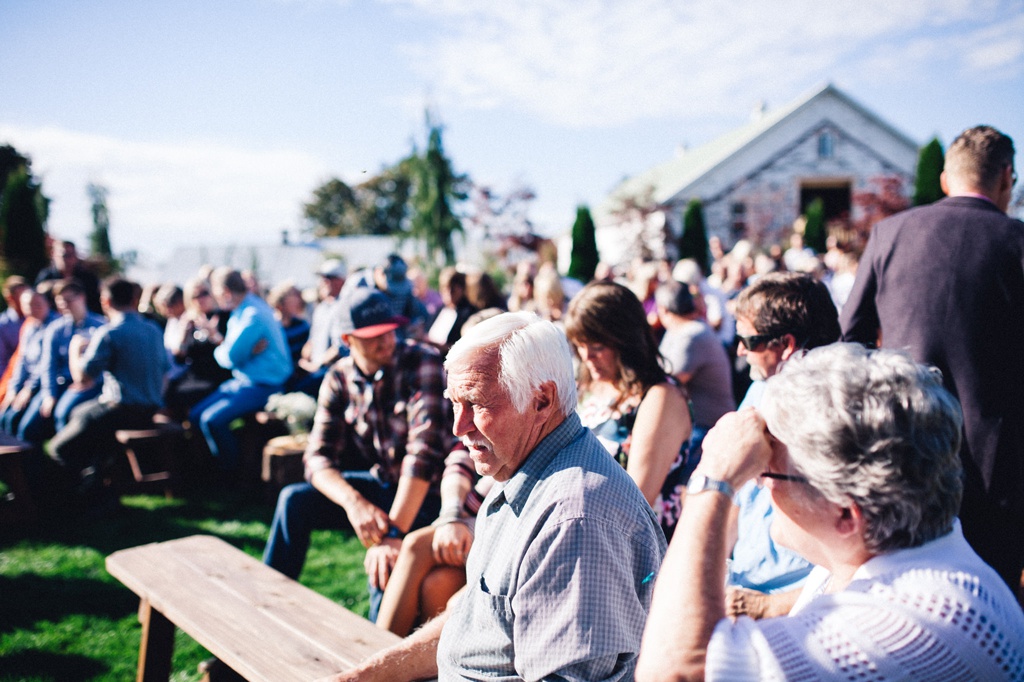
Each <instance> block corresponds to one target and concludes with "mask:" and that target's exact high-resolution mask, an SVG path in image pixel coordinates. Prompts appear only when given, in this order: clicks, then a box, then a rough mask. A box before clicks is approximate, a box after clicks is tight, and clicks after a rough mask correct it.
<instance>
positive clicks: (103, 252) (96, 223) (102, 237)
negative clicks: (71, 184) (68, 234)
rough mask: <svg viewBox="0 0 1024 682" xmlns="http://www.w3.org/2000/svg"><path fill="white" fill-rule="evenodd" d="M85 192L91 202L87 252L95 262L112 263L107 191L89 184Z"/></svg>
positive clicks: (102, 187)
mask: <svg viewBox="0 0 1024 682" xmlns="http://www.w3.org/2000/svg"><path fill="white" fill-rule="evenodd" d="M85 192H86V194H87V195H88V196H89V201H90V202H92V232H91V233H90V234H89V251H90V253H91V254H92V257H93V258H95V259H97V260H104V261H107V262H112V261H113V260H114V254H113V252H112V251H111V250H110V211H109V210H108V209H107V194H109V191H108V190H107V188H106V187H104V186H103V185H97V184H95V183H92V182H90V183H89V184H88V185H86V187H85Z"/></svg>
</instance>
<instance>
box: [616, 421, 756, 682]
mask: <svg viewBox="0 0 1024 682" xmlns="http://www.w3.org/2000/svg"><path fill="white" fill-rule="evenodd" d="M770 454H771V448H770V446H769V444H768V440H767V436H766V435H765V428H764V421H763V420H761V418H760V417H759V416H758V415H757V413H756V412H755V411H753V410H744V411H742V412H733V413H730V414H728V415H726V416H724V417H722V419H721V420H720V421H719V422H718V424H717V425H716V426H715V428H713V429H712V430H711V431H710V432H709V433H708V436H707V438H705V440H704V453H703V455H702V457H701V463H700V465H698V467H697V472H695V473H702V474H704V475H706V476H708V477H710V478H713V479H716V480H719V481H725V482H727V483H729V484H730V485H731V486H732V487H733V488H734V489H736V488H738V487H739V486H740V485H742V484H743V483H745V482H746V481H748V480H750V479H751V478H753V477H754V476H756V475H757V473H758V472H759V471H761V470H762V468H763V466H764V464H765V463H766V462H767V461H768V457H769V456H770ZM732 506H733V505H732V500H731V499H730V498H729V497H728V496H726V495H723V494H722V493H719V492H715V491H707V492H703V493H700V494H698V495H692V496H690V497H688V498H687V500H686V504H685V505H683V514H682V517H681V518H680V520H679V525H678V526H677V527H676V533H675V535H674V536H673V538H672V544H671V545H670V546H669V549H668V553H667V554H666V555H665V561H664V563H663V564H662V566H661V571H660V573H659V577H658V582H657V583H656V584H655V587H654V598H653V599H652V603H651V612H650V615H649V616H648V618H647V626H646V628H645V629H644V638H643V643H642V645H641V648H640V660H639V662H638V664H637V670H636V679H637V680H641V682H651V681H654V680H702V679H704V664H705V660H706V657H707V647H708V643H709V642H710V640H711V634H712V632H714V629H715V625H716V624H717V623H718V621H720V620H722V618H724V617H725V587H724V585H725V566H726V564H725V562H726V559H727V557H728V554H729V541H728V540H729V538H728V537H727V533H726V532H725V531H726V524H727V523H728V521H729V516H730V514H731V508H732ZM683 576H685V579H682V577H683Z"/></svg>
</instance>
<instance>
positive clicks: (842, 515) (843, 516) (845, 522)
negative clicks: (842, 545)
mask: <svg viewBox="0 0 1024 682" xmlns="http://www.w3.org/2000/svg"><path fill="white" fill-rule="evenodd" d="M838 512H839V513H838V515H837V516H836V521H835V527H836V532H837V533H839V534H840V535H841V536H843V537H849V536H851V535H857V536H863V534H864V526H865V521H864V514H863V512H862V511H861V509H860V507H859V506H857V504H856V503H853V502H851V503H850V506H849V507H839V508H838Z"/></svg>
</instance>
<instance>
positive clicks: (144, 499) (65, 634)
mask: <svg viewBox="0 0 1024 682" xmlns="http://www.w3.org/2000/svg"><path fill="white" fill-rule="evenodd" d="M122 503H123V505H124V509H123V510H122V511H121V512H119V513H118V514H117V515H115V516H114V517H112V518H109V519H105V520H103V521H87V520H85V519H81V518H65V519H61V520H60V521H48V522H45V523H40V524H38V525H36V526H34V527H32V528H23V529H10V528H4V529H0V682H14V681H15V680H18V681H19V682H21V681H32V682H49V681H54V682H56V681H60V682H63V681H65V680H67V681H77V680H131V679H134V677H135V670H136V665H137V662H138V647H139V639H140V635H141V628H140V626H139V623H138V619H137V608H138V598H137V597H136V596H135V595H134V594H133V593H132V592H131V591H130V590H128V589H127V588H126V587H124V586H123V585H121V584H120V583H119V582H118V581H117V580H115V579H114V578H112V577H111V576H110V575H108V574H107V572H106V570H105V569H104V564H103V562H104V559H105V558H106V556H107V555H108V554H110V553H111V552H114V551H116V550H118V549H123V548H125V547H134V546H136V545H141V544H144V543H148V542H157V541H162V540H171V539H173V538H178V537H184V536H187V535H195V534H207V535H216V536H219V537H221V538H223V539H224V540H226V541H228V542H230V543H231V544H233V545H235V546H236V547H238V548H239V549H241V550H243V551H245V552H246V553H248V554H250V555H252V556H254V557H259V556H260V555H261V554H262V552H263V546H264V544H265V542H266V539H267V534H268V530H269V522H270V518H271V515H272V513H273V508H272V505H270V504H268V503H255V502H251V501H249V502H246V501H242V500H240V499H238V497H237V496H232V495H230V494H226V493H216V492H204V493H203V494H202V495H197V496H196V497H194V498H192V499H179V500H173V501H168V500H165V499H164V498H163V497H155V496H153V497H151V496H133V497H124V498H122ZM362 561H363V550H362V546H361V545H360V544H359V542H358V540H356V539H355V538H354V537H353V536H351V535H343V534H341V533H337V532H330V531H321V532H317V533H314V535H313V541H312V545H311V547H310V553H309V557H308V560H307V563H306V568H305V570H304V572H303V575H302V580H301V581H302V583H303V584H305V585H307V586H309V587H311V588H313V589H315V590H316V591H318V592H320V593H321V594H324V595H325V596H327V597H328V598H330V599H332V600H334V601H337V602H339V603H341V604H343V605H345V606H346V607H348V608H350V609H352V610H353V611H355V612H356V613H360V614H363V615H365V614H366V609H367V598H366V578H365V575H364V573H363V569H362ZM208 656H209V654H208V653H207V652H206V651H205V650H203V648H202V647H200V646H199V645H198V644H196V643H195V642H194V641H192V640H191V639H190V638H189V637H188V636H187V635H184V634H183V633H181V632H178V633H177V636H176V640H175V653H174V662H173V667H174V674H173V676H172V679H173V680H178V681H185V680H198V679H200V675H199V673H198V672H197V669H196V667H197V665H198V664H199V663H200V662H201V661H202V660H204V659H205V658H207V657H208Z"/></svg>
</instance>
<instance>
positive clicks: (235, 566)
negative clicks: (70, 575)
mask: <svg viewBox="0 0 1024 682" xmlns="http://www.w3.org/2000/svg"><path fill="white" fill-rule="evenodd" d="M107 570H108V571H109V572H110V574H111V575H113V576H114V577H115V578H117V579H118V580H120V581H121V582H122V583H124V584H125V585H126V586H127V587H129V588H130V589H131V590H132V591H134V592H135V593H136V594H138V595H139V597H140V598H141V599H142V600H144V601H145V602H147V603H148V604H149V605H150V606H151V607H152V609H154V610H156V611H158V612H159V613H160V614H163V616H165V617H166V618H167V619H168V620H170V621H171V622H172V623H174V624H175V625H177V626H178V627H179V628H181V629H182V630H183V631H185V632H186V633H187V634H189V635H190V636H191V637H192V638H193V639H195V640H196V641H197V642H199V643H200V644H202V645H203V646H204V647H206V648H207V649H208V650H209V651H210V652H211V653H212V654H213V655H214V656H216V657H217V658H219V659H221V660H222V661H223V662H224V663H226V664H227V665H229V666H230V667H231V668H233V669H234V670H235V671H237V672H238V673H239V674H241V675H242V676H243V677H245V678H246V679H248V680H252V681H257V680H267V682H271V681H284V682H286V681H287V680H310V679H316V678H318V677H322V676H324V675H327V674H330V673H332V672H338V671H340V670H346V669H348V668H350V667H352V666H353V665H355V664H356V663H358V662H359V661H361V660H363V659H364V658H366V657H367V656H369V655H371V654H373V653H374V652H376V651H379V650H380V649H383V648H385V647H387V646H390V645H391V644H393V643H395V642H397V641H399V638H398V637H397V636H396V635H393V634H392V633H390V632H387V631H386V630H383V629H381V628H378V627H376V626H375V625H373V624H372V623H370V622H369V621H368V620H366V619H365V618H361V617H359V616H357V615H355V614H354V613H352V612H351V611H349V610H348V609H346V608H344V607H343V606H340V605H339V604H336V603H334V602H332V601H331V600H329V599H327V598H326V597H324V596H322V595H320V594H317V593H316V592H313V591H312V590H310V589H308V588H306V587H304V586H302V585H300V584H299V583H297V582H295V581H294V580H291V579H290V578H286V577H285V576H284V575H282V574H281V573H278V572H277V571H275V570H274V569H272V568H269V567H268V566H265V565H263V564H262V563H260V562H259V561H257V560H256V559H253V558H252V557H250V556H248V555H247V554H245V553H244V552H242V551H240V550H238V549H236V548H234V547H232V546H231V545H229V544H228V543H226V542H224V541H223V540H220V539H219V538H215V537H211V536H203V535H196V536H191V537H187V538H181V539H178V540H171V541H169V542H163V543H156V544H151V545H143V546H141V547H134V548H131V549H126V550H121V551H119V552H115V553H114V554H111V555H110V556H109V557H107ZM146 653H147V655H148V656H157V657H159V653H156V652H153V651H149V652H146ZM141 675H142V671H141V670H140V679H141ZM147 679H148V678H147Z"/></svg>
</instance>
